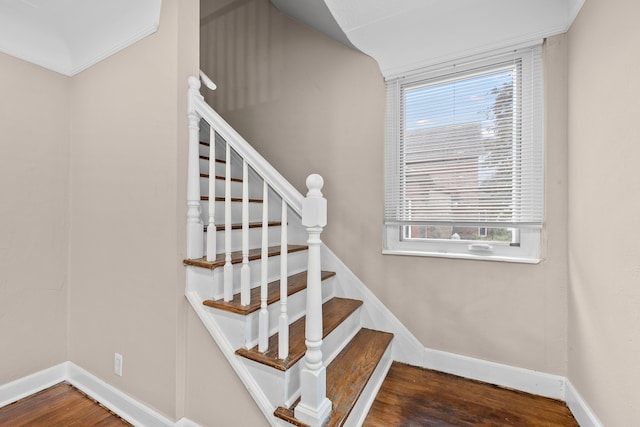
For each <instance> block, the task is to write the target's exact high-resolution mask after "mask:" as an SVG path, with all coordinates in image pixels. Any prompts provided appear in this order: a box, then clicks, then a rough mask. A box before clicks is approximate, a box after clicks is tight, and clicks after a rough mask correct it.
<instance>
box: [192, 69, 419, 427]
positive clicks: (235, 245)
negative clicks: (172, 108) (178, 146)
mask: <svg viewBox="0 0 640 427" xmlns="http://www.w3.org/2000/svg"><path fill="white" fill-rule="evenodd" d="M203 81H204V82H205V83H206V82H207V79H206V77H205V78H204V79H203ZM189 85H190V89H189V121H190V125H189V126H190V147H189V179H188V181H189V184H188V185H189V189H188V202H187V204H188V218H187V238H188V251H187V254H188V259H186V260H185V261H184V264H185V266H186V269H187V271H186V273H187V286H186V291H185V294H186V296H187V299H188V300H189V302H190V303H191V305H192V307H193V308H194V310H195V312H196V313H197V314H198V316H199V317H200V319H201V320H202V322H203V323H204V325H205V326H206V328H207V329H208V331H209V332H210V334H211V336H212V337H213V339H214V340H215V341H216V342H217V344H218V345H219V346H220V348H221V349H222V351H223V353H224V354H225V356H226V358H227V360H228V361H229V363H230V365H231V366H232V368H233V369H235V371H236V372H237V374H238V375H239V377H240V378H241V380H242V381H243V382H244V384H245V386H246V387H247V389H248V390H249V392H250V393H251V395H252V396H253V398H254V399H255V400H256V402H257V404H258V406H259V407H260V409H261V410H262V411H263V413H264V415H265V417H266V418H267V420H268V421H269V422H270V424H271V425H274V426H290V425H296V426H306V425H311V426H320V425H322V426H343V425H345V426H357V425H361V424H362V422H363V420H364V418H365V417H366V414H367V411H368V409H369V407H370V405H371V403H372V402H373V399H374V398H375V395H376V393H377V390H378V389H379V387H380V385H381V383H382V381H383V380H384V377H385V375H386V373H387V371H388V369H389V367H390V365H391V362H392V361H393V360H399V361H402V362H405V363H411V364H415V365H420V364H421V362H422V360H421V355H422V351H423V348H422V346H421V345H420V343H419V342H418V341H417V340H416V339H415V338H414V337H413V336H412V335H411V334H410V333H409V332H408V331H407V330H406V329H405V328H404V326H402V324H401V323H400V322H399V321H398V320H397V319H396V318H395V317H394V316H393V315H392V314H391V313H390V312H389V311H388V310H387V309H386V308H385V307H384V306H383V305H382V304H381V303H380V302H379V301H378V300H377V299H376V298H375V297H374V296H373V295H372V294H371V293H370V292H369V291H368V290H367V288H366V287H365V286H364V285H363V284H362V283H361V282H360V281H359V280H358V279H357V278H356V277H355V276H354V275H353V273H351V272H350V271H349V270H348V269H347V268H346V267H345V266H344V264H342V263H341V262H340V260H339V259H338V258H337V257H336V256H335V255H334V254H333V253H332V252H331V251H330V250H329V249H328V248H327V247H326V246H324V244H322V242H321V241H320V234H321V231H322V228H323V227H324V225H325V223H326V201H325V200H324V198H323V197H322V194H321V188H322V183H323V181H322V178H320V177H319V176H317V175H311V176H310V177H309V178H308V179H307V186H308V188H309V193H308V194H307V196H306V197H303V196H302V195H301V194H300V193H299V192H298V191H297V190H295V188H294V187H293V186H292V185H291V184H289V183H288V182H287V181H286V180H285V179H284V178H282V176H281V175H280V174H279V173H278V172H277V171H276V170H275V169H273V167H271V165H269V164H268V163H267V162H266V161H265V160H264V159H263V158H262V157H261V156H260V155H259V154H258V153H257V152H255V150H254V149H253V148H252V147H251V146H250V145H249V144H248V143H247V142H246V141H245V140H244V139H243V138H242V137H241V136H240V135H239V134H237V132H235V130H233V129H232V128H231V127H230V126H229V125H228V124H227V123H226V122H225V121H224V120H223V119H222V118H221V117H220V116H219V115H218V114H217V113H215V111H214V110H213V109H212V108H211V107H210V106H209V105H207V104H206V103H205V102H204V99H203V97H202V95H201V94H200V92H199V88H200V81H199V79H198V78H195V77H191V78H190V79H189Z"/></svg>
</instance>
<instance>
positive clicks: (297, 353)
mask: <svg viewBox="0 0 640 427" xmlns="http://www.w3.org/2000/svg"><path fill="white" fill-rule="evenodd" d="M361 305H362V301H359V300H354V299H348V298H339V297H335V298H332V299H331V300H329V301H327V302H325V303H324V304H322V338H323V339H324V337H326V336H327V335H329V334H330V333H331V332H332V331H333V330H334V329H335V328H337V327H338V325H340V323H342V322H343V321H344V320H345V319H346V318H347V317H349V316H350V315H351V314H352V313H353V312H354V311H356V310H357V309H358V308H359V307H360V306H361ZM305 324H306V317H302V318H300V319H298V320H296V321H295V322H293V323H292V324H291V325H289V357H287V358H286V359H279V358H278V334H277V333H276V334H274V335H272V336H271V337H269V350H267V351H266V352H265V353H261V352H260V351H258V346H255V347H253V348H252V349H251V350H247V349H246V348H241V349H239V350H237V351H236V354H237V355H240V356H243V357H246V358H247V359H251V360H253V361H255V362H258V363H262V364H264V365H267V366H271V367H272V368H275V369H278V370H280V371H286V370H287V369H289V368H290V367H291V366H293V365H295V364H296V362H298V361H299V360H300V359H302V357H303V356H304V353H305V352H306V350H307V347H306V344H305V339H304V338H305Z"/></svg>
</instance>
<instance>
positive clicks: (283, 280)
mask: <svg viewBox="0 0 640 427" xmlns="http://www.w3.org/2000/svg"><path fill="white" fill-rule="evenodd" d="M280 221H281V224H280V230H281V232H280V318H279V319H278V358H280V359H286V358H287V356H289V314H288V313H287V274H288V268H287V257H288V253H289V251H288V246H287V202H285V201H284V199H282V219H281V220H280Z"/></svg>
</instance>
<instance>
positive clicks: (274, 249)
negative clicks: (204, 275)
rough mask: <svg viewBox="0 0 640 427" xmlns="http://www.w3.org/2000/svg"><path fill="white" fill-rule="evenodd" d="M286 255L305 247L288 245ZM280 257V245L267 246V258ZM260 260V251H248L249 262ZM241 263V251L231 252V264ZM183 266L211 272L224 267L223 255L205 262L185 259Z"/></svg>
mask: <svg viewBox="0 0 640 427" xmlns="http://www.w3.org/2000/svg"><path fill="white" fill-rule="evenodd" d="M287 249H288V253H293V252H298V251H306V250H307V246H306V245H289V246H287ZM278 255H280V245H278V246H269V248H268V249H267V256H268V257H272V256H278ZM260 258H262V250H261V249H260V248H257V249H251V250H250V251H249V261H254V260H256V259H260ZM241 262H242V251H235V252H231V264H239V263H241ZM183 263H184V264H185V265H192V266H194V267H202V268H208V269H211V270H213V269H214V268H218V267H224V264H225V254H223V253H222V254H217V255H216V259H215V260H213V261H207V258H206V257H202V258H198V259H185V260H184V261H183Z"/></svg>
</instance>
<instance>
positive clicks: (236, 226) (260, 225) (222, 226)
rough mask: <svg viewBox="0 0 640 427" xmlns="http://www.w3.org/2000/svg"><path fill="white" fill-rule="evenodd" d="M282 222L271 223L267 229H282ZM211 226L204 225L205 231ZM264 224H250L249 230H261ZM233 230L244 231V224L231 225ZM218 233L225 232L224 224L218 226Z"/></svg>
mask: <svg viewBox="0 0 640 427" xmlns="http://www.w3.org/2000/svg"><path fill="white" fill-rule="evenodd" d="M280 225H282V222H280V221H269V222H268V223H267V227H280ZM208 227H209V226H208V225H207V224H205V225H204V231H207V228H208ZM261 227H262V222H250V223H249V228H261ZM231 229H232V230H242V224H231ZM216 231H224V224H216Z"/></svg>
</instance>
